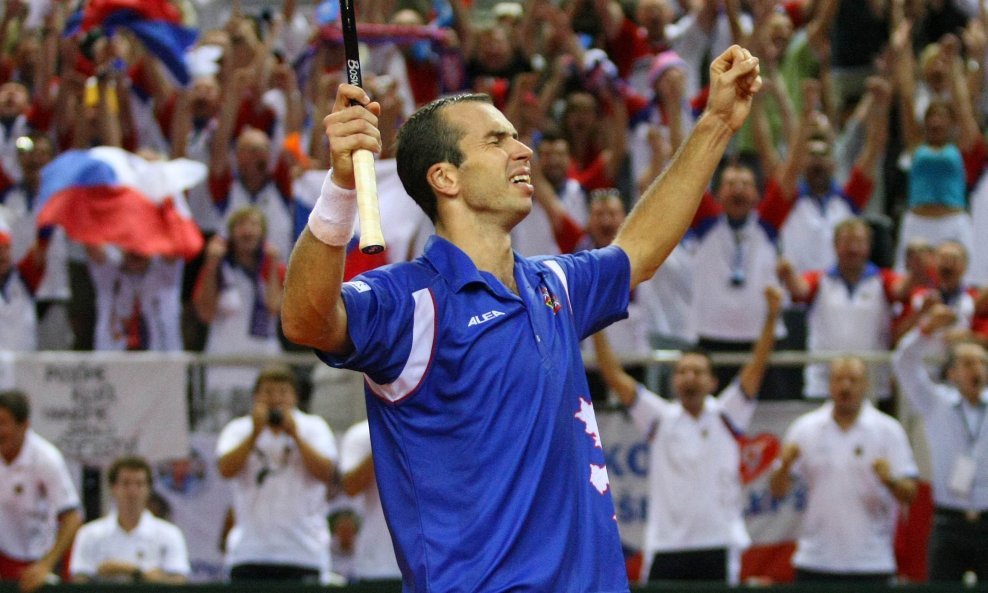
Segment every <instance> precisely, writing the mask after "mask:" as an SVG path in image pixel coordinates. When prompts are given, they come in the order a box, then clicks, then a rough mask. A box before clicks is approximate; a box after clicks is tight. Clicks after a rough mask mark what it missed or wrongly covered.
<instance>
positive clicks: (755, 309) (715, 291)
mask: <svg viewBox="0 0 988 593" xmlns="http://www.w3.org/2000/svg"><path fill="white" fill-rule="evenodd" d="M774 232H775V230H774V229H773V228H772V227H771V226H770V225H769V224H767V223H765V222H764V221H762V220H761V219H760V218H759V217H758V214H757V213H756V212H752V213H751V214H750V215H749V216H748V218H747V220H745V222H744V223H743V224H742V225H741V226H740V228H737V229H734V228H732V227H731V225H730V224H729V223H728V222H727V217H726V216H724V215H720V216H719V217H717V218H715V219H711V220H709V221H707V222H705V223H703V224H700V225H699V226H697V227H696V228H694V233H695V234H696V236H697V242H696V250H695V252H694V254H693V263H694V265H693V307H692V308H691V316H690V321H691V328H695V331H692V332H690V333H691V334H695V335H696V336H698V337H700V338H708V339H712V340H723V341H728V342H754V341H755V340H756V339H757V338H758V334H759V333H760V332H761V328H762V323H763V321H762V320H764V319H765V315H766V314H767V312H768V310H767V305H766V304H765V287H766V286H768V285H770V284H771V285H773V286H778V284H779V281H778V278H777V277H776V274H775V260H776V245H775V241H774ZM734 268H737V269H736V270H735V269H734ZM732 271H734V272H737V271H741V272H742V273H743V276H744V282H743V283H741V284H740V285H737V284H732V283H731V278H732ZM784 334H785V328H784V326H783V325H782V324H781V322H780V324H779V326H778V329H777V331H776V337H783V336H784Z"/></svg>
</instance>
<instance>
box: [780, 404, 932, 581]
mask: <svg viewBox="0 0 988 593" xmlns="http://www.w3.org/2000/svg"><path fill="white" fill-rule="evenodd" d="M833 410H834V407H833V403H831V402H827V403H825V404H824V405H822V406H821V407H820V408H818V409H816V410H814V411H812V412H809V413H808V414H804V415H803V416H800V417H799V418H797V419H796V421H795V422H793V424H792V426H790V427H789V430H788V431H787V432H786V437H785V443H786V444H789V443H795V444H796V445H798V446H799V451H800V455H799V458H798V459H797V460H796V463H795V464H794V465H793V467H792V471H793V473H794V474H795V475H797V476H799V477H801V478H802V479H803V480H805V482H806V484H807V500H806V511H805V513H804V515H803V523H802V526H801V528H800V536H799V540H798V543H797V547H796V553H795V555H794V556H793V559H792V563H793V566H796V567H797V568H802V569H806V570H814V571H820V572H832V573H848V574H854V573H889V574H892V573H894V572H895V569H896V565H895V554H894V549H893V536H894V534H895V522H896V516H897V511H898V506H899V503H898V501H896V499H895V497H894V496H893V495H892V493H891V492H890V491H889V489H888V488H887V487H885V486H884V485H883V484H882V483H881V481H879V479H878V477H877V476H876V475H875V472H874V470H873V469H872V464H873V463H874V462H875V460H876V459H879V458H884V459H886V460H887V461H888V462H889V465H890V467H891V471H892V476H893V477H894V478H902V477H915V476H916V475H917V474H918V473H919V472H918V470H917V469H916V462H915V460H914V459H913V454H912V449H910V448H909V440H908V439H907V438H906V433H905V431H904V430H903V429H902V426H901V425H900V424H899V423H898V422H897V421H896V420H895V419H893V418H892V417H891V416H887V415H885V414H883V413H882V412H879V411H878V410H876V409H875V408H874V407H872V405H871V404H870V403H869V402H868V401H865V402H864V403H862V405H861V411H860V413H859V415H858V418H857V420H856V421H855V422H854V424H853V425H852V426H851V427H850V428H849V429H848V430H846V431H845V430H843V429H841V428H840V426H838V425H837V422H836V421H835V420H834V418H833Z"/></svg>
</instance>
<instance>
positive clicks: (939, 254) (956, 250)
mask: <svg viewBox="0 0 988 593" xmlns="http://www.w3.org/2000/svg"><path fill="white" fill-rule="evenodd" d="M936 261H937V277H938V278H939V279H940V287H941V288H943V289H944V290H948V291H953V290H957V289H958V288H960V285H961V280H963V278H964V273H965V272H967V257H966V256H965V254H964V250H963V248H961V247H960V246H959V245H957V244H956V243H944V244H942V245H940V246H938V247H937V251H936Z"/></svg>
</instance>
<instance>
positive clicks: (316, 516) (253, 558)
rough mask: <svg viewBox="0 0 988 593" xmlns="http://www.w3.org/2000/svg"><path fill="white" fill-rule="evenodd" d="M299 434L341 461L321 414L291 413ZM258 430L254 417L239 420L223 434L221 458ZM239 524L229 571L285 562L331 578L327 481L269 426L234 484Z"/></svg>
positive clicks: (231, 541) (231, 538)
mask: <svg viewBox="0 0 988 593" xmlns="http://www.w3.org/2000/svg"><path fill="white" fill-rule="evenodd" d="M291 413H292V418H294V420H295V424H296V427H297V430H298V434H299V436H300V437H301V438H302V440H304V441H305V442H306V443H308V444H309V445H310V446H311V447H312V448H313V449H315V451H316V452H317V453H319V454H320V455H322V456H324V457H328V458H329V459H331V460H333V461H334V462H336V461H337V459H338V454H337V451H336V443H335V440H334V437H333V432H332V431H331V430H330V428H329V425H328V424H326V421H325V420H323V419H322V418H320V417H319V416H313V415H310V414H306V413H304V412H302V411H300V410H298V409H295V410H292V412H291ZM251 431H253V420H252V418H251V417H250V416H241V417H240V418H235V419H234V420H232V421H231V422H230V423H229V424H227V425H226V427H224V428H223V431H222V432H221V433H220V437H219V441H218V442H217V444H216V454H217V456H218V457H221V456H223V455H225V454H226V453H229V452H230V451H231V450H233V449H234V448H236V447H237V446H238V445H240V443H242V442H243V441H244V440H245V439H247V437H248V436H249V435H250V433H251ZM229 482H230V484H231V487H232V491H233V510H234V514H235V516H236V523H235V525H234V527H233V529H231V530H230V533H229V534H228V536H227V538H226V565H227V567H232V566H237V565H239V564H281V565H289V566H297V567H303V568H311V569H316V570H318V571H319V572H320V575H322V577H323V580H324V581H325V580H326V579H327V578H328V577H329V571H330V568H331V567H330V559H329V524H328V523H327V520H326V516H327V513H328V511H329V506H328V504H327V502H326V483H325V482H323V481H321V480H319V479H317V478H316V477H314V476H313V475H311V474H310V473H309V472H308V471H307V470H306V469H305V465H304V464H303V463H302V457H301V455H300V453H299V451H298V446H297V445H296V443H295V441H294V440H293V439H292V438H291V437H290V436H288V435H287V434H286V433H285V432H279V433H277V434H275V433H274V432H272V431H271V429H270V428H265V429H264V430H263V431H262V432H261V434H260V435H259V436H258V437H257V440H256V441H255V443H254V449H253V450H252V451H251V453H250V456H249V457H248V458H247V461H246V463H245V465H244V467H243V469H241V471H240V473H239V474H237V475H236V476H234V477H233V478H231V479H230V480H229Z"/></svg>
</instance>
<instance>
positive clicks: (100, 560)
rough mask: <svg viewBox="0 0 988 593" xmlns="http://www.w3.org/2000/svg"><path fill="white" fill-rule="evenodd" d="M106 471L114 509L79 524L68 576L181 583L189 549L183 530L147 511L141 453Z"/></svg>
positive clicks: (147, 481) (147, 480)
mask: <svg viewBox="0 0 988 593" xmlns="http://www.w3.org/2000/svg"><path fill="white" fill-rule="evenodd" d="M107 476H108V478H109V482H110V495H111V496H112V497H113V503H114V510H113V511H111V512H110V513H109V514H108V515H106V516H105V517H103V518H101V519H96V520H95V521H92V522H90V523H87V524H85V525H83V526H82V527H81V528H80V529H79V532H78V534H76V538H75V544H74V545H73V546H72V559H71V561H70V562H69V574H70V575H71V576H72V581H73V582H76V583H84V582H88V581H93V580H96V581H105V582H122V583H130V582H135V583H136V582H141V581H146V582H149V583H165V584H175V585H178V584H182V583H185V582H186V580H187V579H188V576H189V553H188V548H187V546H186V545H185V536H184V535H182V531H181V530H180V529H179V528H178V527H176V526H175V525H173V524H172V523H169V522H168V521H164V520H162V519H159V518H157V517H155V516H154V515H152V514H151V511H149V510H148V501H149V500H150V498H151V482H152V479H153V478H152V472H151V466H149V465H148V463H147V461H145V460H144V459H142V458H140V457H121V458H119V459H117V460H116V461H114V462H113V464H112V465H111V466H110V469H109V471H108V472H107Z"/></svg>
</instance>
